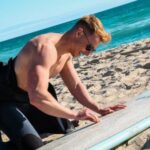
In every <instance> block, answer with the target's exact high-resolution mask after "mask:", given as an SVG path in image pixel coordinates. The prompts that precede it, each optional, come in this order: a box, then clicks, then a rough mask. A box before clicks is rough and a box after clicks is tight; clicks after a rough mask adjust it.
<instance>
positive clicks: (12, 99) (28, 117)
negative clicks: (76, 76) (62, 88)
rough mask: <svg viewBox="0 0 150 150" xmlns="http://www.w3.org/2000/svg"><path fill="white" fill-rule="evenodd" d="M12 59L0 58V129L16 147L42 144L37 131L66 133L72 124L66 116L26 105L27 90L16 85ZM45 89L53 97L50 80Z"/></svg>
mask: <svg viewBox="0 0 150 150" xmlns="http://www.w3.org/2000/svg"><path fill="white" fill-rule="evenodd" d="M14 62H15V59H10V60H9V61H8V64H6V65H4V64H3V63H1V62H0V130H2V131H3V132H4V133H5V134H7V136H8V137H9V138H10V142H9V145H11V147H13V146H14V147H15V149H16V150H34V149H36V148H38V147H41V146H42V145H43V142H42V140H41V138H40V134H41V133H67V132H69V131H71V130H73V129H74V126H73V124H72V123H71V122H70V121H69V120H67V119H62V118H56V117H53V116H49V115H46V114H45V113H43V112H41V111H40V110H38V109H37V108H35V107H34V106H32V105H30V103H29V97H28V93H27V92H26V91H24V90H22V89H20V88H19V87H18V86H17V80H16V75H15V72H14ZM48 91H49V92H50V93H51V94H52V95H53V96H54V97H55V99H56V100H57V96H56V92H55V90H54V87H53V86H52V85H51V84H50V83H49V87H48ZM10 143H11V144H10ZM0 149H1V148H0ZM12 149H13V148H12Z"/></svg>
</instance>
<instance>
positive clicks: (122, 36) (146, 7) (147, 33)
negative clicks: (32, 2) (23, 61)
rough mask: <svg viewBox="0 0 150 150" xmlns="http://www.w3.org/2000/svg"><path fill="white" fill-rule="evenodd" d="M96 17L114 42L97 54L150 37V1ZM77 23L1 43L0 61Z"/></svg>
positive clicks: (102, 47)
mask: <svg viewBox="0 0 150 150" xmlns="http://www.w3.org/2000/svg"><path fill="white" fill-rule="evenodd" d="M95 15H96V16H97V17H98V18H100V19H101V21H102V22H103V24H104V26H105V29H106V30H107V31H108V32H110V33H111V35H112V41H111V42H110V43H109V44H107V45H100V46H99V47H98V48H97V52H98V51H103V50H106V49H109V48H114V47H117V46H119V45H120V44H126V43H129V42H133V41H136V40H140V39H143V38H147V37H150V0H138V1H135V2H132V3H129V4H126V5H123V6H119V7H116V8H113V9H110V10H106V11H103V12H99V13H96V14H95ZM76 21H77V20H73V21H70V22H67V23H63V24H60V25H57V26H55V27H50V28H47V29H44V30H40V31H37V32H34V33H30V34H27V35H24V36H20V37H17V38H14V39H11V40H7V41H4V42H0V61H4V62H6V61H7V60H8V59H9V58H10V57H14V56H15V55H16V54H17V53H18V52H19V51H20V49H21V48H22V47H23V46H24V44H25V43H26V42H27V41H28V40H30V39H31V38H32V37H34V36H36V35H39V34H42V33H47V32H59V33H63V32H65V31H67V30H68V29H70V28H71V27H72V26H73V25H74V24H75V22H76Z"/></svg>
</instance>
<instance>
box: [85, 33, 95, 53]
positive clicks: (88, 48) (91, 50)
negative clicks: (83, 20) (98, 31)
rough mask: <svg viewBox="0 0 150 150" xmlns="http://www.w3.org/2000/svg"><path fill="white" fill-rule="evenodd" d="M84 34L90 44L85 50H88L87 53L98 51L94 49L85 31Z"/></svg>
mask: <svg viewBox="0 0 150 150" xmlns="http://www.w3.org/2000/svg"><path fill="white" fill-rule="evenodd" d="M83 32H84V35H85V37H86V39H87V41H88V44H87V45H86V48H85V49H86V50H87V51H89V52H93V51H96V50H95V48H94V46H93V45H92V44H91V43H90V41H89V39H88V37H87V35H86V33H85V31H83Z"/></svg>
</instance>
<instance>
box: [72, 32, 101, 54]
mask: <svg viewBox="0 0 150 150" xmlns="http://www.w3.org/2000/svg"><path fill="white" fill-rule="evenodd" d="M77 41H78V42H77V44H76V50H75V51H74V56H80V55H81V54H82V55H86V56H88V55H89V54H91V53H92V52H93V51H94V49H96V48H97V47H98V45H99V44H100V42H101V40H100V37H99V36H98V35H96V34H92V35H91V34H87V33H86V32H85V31H83V30H82V31H80V32H79V36H78V37H77Z"/></svg>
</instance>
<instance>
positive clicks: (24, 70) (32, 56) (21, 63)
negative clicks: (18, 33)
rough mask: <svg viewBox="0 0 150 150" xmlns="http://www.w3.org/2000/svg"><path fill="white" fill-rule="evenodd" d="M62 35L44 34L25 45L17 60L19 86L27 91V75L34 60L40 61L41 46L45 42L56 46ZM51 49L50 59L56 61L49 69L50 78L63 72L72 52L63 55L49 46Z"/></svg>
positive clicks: (16, 70)
mask: <svg viewBox="0 0 150 150" xmlns="http://www.w3.org/2000/svg"><path fill="white" fill-rule="evenodd" d="M61 37H62V34H55V33H48V34H43V35H40V36H37V37H35V38H33V39H32V40H31V41H29V42H28V43H27V44H26V45H25V46H24V47H23V49H22V50H21V51H20V53H19V54H18V56H17V59H16V62H15V73H16V77H17V84H18V87H20V88H21V89H23V90H25V91H26V90H27V77H28V72H29V67H30V66H31V64H32V63H33V62H35V61H39V57H37V56H38V54H39V53H40V51H41V46H42V45H43V44H44V43H46V44H48V45H49V47H51V45H53V46H55V45H56V44H57V42H58V41H59V40H60V38H61ZM49 50H50V51H52V53H51V56H49V59H50V61H52V59H53V60H55V63H54V64H53V65H52V66H51V68H50V70H49V78H52V77H54V76H56V75H57V74H59V73H60V72H61V70H62V69H63V66H64V64H65V63H66V61H67V60H68V59H69V57H70V53H67V54H66V53H65V54H62V55H61V54H59V53H58V52H57V49H55V50H54V49H51V48H49ZM56 57H57V58H56ZM33 60H34V61H33Z"/></svg>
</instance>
